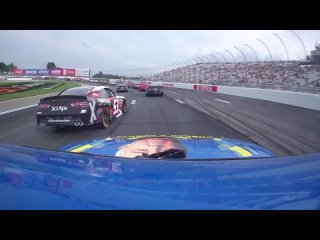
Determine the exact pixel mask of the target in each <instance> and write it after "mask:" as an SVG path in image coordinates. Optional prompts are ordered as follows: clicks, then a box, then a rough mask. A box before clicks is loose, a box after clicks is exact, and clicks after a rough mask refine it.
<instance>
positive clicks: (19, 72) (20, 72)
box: [13, 69, 25, 75]
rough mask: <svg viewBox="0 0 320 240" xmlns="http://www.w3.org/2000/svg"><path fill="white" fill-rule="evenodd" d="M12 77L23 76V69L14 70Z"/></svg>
mask: <svg viewBox="0 0 320 240" xmlns="http://www.w3.org/2000/svg"><path fill="white" fill-rule="evenodd" d="M13 75H25V70H24V69H14V70H13Z"/></svg>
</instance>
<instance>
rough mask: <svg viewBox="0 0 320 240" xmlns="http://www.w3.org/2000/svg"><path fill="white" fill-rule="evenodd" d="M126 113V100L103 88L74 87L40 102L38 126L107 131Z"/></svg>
mask: <svg viewBox="0 0 320 240" xmlns="http://www.w3.org/2000/svg"><path fill="white" fill-rule="evenodd" d="M126 111H127V106H126V99H125V97H123V96H116V94H115V93H114V92H113V91H112V90H111V89H110V88H108V87H105V86H92V87H76V88H69V89H65V90H63V91H62V92H61V93H59V94H58V95H57V96H54V97H46V98H42V99H41V100H40V103H39V104H38V110H37V124H38V125H40V126H77V127H78V126H79V127H80V126H89V125H94V124H97V125H99V126H100V127H101V128H107V127H108V126H109V123H110V122H111V120H112V119H114V118H118V117H120V116H121V115H122V114H123V113H125V112H126Z"/></svg>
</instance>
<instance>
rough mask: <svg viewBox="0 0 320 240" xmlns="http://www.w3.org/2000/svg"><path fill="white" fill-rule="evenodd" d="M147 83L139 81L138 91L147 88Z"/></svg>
mask: <svg viewBox="0 0 320 240" xmlns="http://www.w3.org/2000/svg"><path fill="white" fill-rule="evenodd" d="M148 86H149V84H145V83H141V84H140V86H139V91H145V90H146V89H147V88H148Z"/></svg>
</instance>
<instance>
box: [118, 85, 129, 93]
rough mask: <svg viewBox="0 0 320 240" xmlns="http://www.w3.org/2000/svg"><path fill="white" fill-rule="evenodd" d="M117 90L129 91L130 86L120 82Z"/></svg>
mask: <svg viewBox="0 0 320 240" xmlns="http://www.w3.org/2000/svg"><path fill="white" fill-rule="evenodd" d="M117 92H128V87H127V85H126V84H119V85H118V86H117Z"/></svg>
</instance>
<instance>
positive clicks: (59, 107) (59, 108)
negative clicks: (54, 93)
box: [51, 106, 68, 112]
mask: <svg viewBox="0 0 320 240" xmlns="http://www.w3.org/2000/svg"><path fill="white" fill-rule="evenodd" d="M67 110H68V107H66V106H52V107H51V111H52V112H56V111H61V112H63V111H67Z"/></svg>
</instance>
